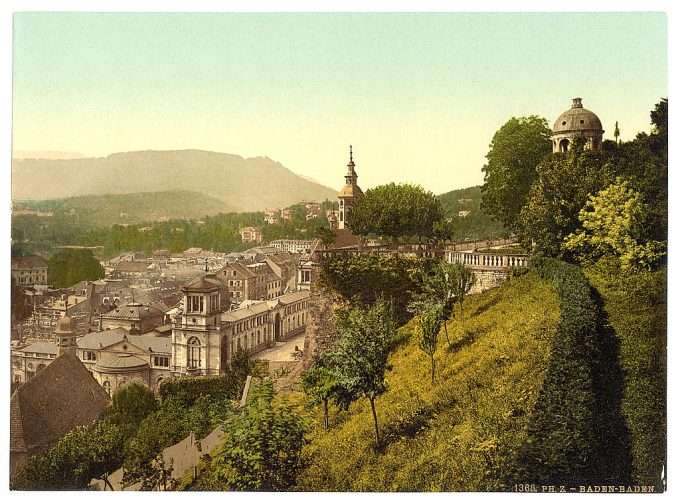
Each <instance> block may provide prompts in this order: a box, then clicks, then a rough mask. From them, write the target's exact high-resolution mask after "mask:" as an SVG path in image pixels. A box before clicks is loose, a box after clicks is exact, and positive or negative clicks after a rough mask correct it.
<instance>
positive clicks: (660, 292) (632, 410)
mask: <svg viewBox="0 0 680 504" xmlns="http://www.w3.org/2000/svg"><path fill="white" fill-rule="evenodd" d="M586 275H587V277H588V280H589V281H590V282H591V284H592V285H593V287H594V288H595V289H596V290H597V292H598V294H599V295H600V296H601V298H602V301H603V304H604V311H605V313H606V316H607V317H608V323H609V324H610V325H611V327H612V329H613V330H614V333H615V338H616V342H617V345H618V347H619V348H618V360H619V363H620V366H621V369H622V370H623V398H622V404H621V412H622V414H623V416H624V418H625V421H626V426H627V427H628V431H629V437H630V441H629V442H630V445H631V457H632V465H633V481H634V482H635V483H636V484H642V485H657V487H658V488H660V487H661V484H660V483H661V481H660V480H661V470H662V467H663V465H664V464H665V456H666V414H665V413H666V411H665V408H666V400H665V396H666V333H667V327H666V317H667V304H666V303H667V299H666V270H665V269H662V270H660V271H655V272H640V273H637V274H630V275H629V276H628V277H624V276H623V275H620V274H617V273H616V272H615V270H612V269H609V270H607V269H599V268H597V267H590V268H588V269H586Z"/></svg>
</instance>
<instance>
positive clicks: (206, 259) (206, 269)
mask: <svg viewBox="0 0 680 504" xmlns="http://www.w3.org/2000/svg"><path fill="white" fill-rule="evenodd" d="M205 272H206V273H207V272H208V256H205Z"/></svg>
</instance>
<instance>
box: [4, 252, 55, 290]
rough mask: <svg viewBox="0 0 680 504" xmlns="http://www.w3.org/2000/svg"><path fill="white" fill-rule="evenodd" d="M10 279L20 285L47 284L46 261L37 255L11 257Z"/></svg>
mask: <svg viewBox="0 0 680 504" xmlns="http://www.w3.org/2000/svg"><path fill="white" fill-rule="evenodd" d="M12 281H13V282H14V284H15V285H20V286H22V287H31V286H33V285H36V284H38V285H47V261H46V260H45V259H43V258H42V257H40V256H37V255H30V256H20V257H13V258H12Z"/></svg>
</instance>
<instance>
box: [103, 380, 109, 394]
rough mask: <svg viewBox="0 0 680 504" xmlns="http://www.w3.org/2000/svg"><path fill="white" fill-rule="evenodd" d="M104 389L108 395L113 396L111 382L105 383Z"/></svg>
mask: <svg viewBox="0 0 680 504" xmlns="http://www.w3.org/2000/svg"><path fill="white" fill-rule="evenodd" d="M102 387H103V388H104V390H106V393H107V394H109V395H111V382H108V381H105V382H104V383H102Z"/></svg>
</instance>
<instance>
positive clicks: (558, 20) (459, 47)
mask: <svg viewBox="0 0 680 504" xmlns="http://www.w3.org/2000/svg"><path fill="white" fill-rule="evenodd" d="M13 37H14V49H13V59H14V66H13V95H12V107H13V129H12V135H13V149H14V150H16V151H35V150H39V151H75V152H80V153H83V154H85V155H88V156H106V155H108V154H111V153H114V152H122V151H133V150H146V149H187V148H195V149H204V150H212V151H218V152H227V153H232V154H238V155H241V156H244V157H255V156H268V157H270V158H272V159H274V160H276V161H279V162H281V163H282V164H283V165H284V166H286V167H288V168H290V169H291V170H292V171H294V172H296V173H298V174H301V175H304V176H307V177H311V178H313V179H315V180H317V181H319V182H321V183H323V184H325V185H327V186H329V187H332V188H336V187H337V188H339V187H341V186H342V185H343V174H344V171H345V170H346V168H345V165H346V164H347V158H348V149H349V144H352V145H353V149H354V160H355V162H356V164H357V168H356V170H357V173H358V175H359V185H361V186H362V188H364V189H367V188H369V187H373V186H375V185H377V184H381V183H386V182H390V181H396V182H411V183H417V184H420V185H422V186H423V187H425V188H426V189H428V190H431V191H433V192H435V193H437V194H439V193H442V192H446V191H448V190H451V189H455V188H463V187H469V186H471V185H476V184H481V183H482V182H483V174H482V171H481V168H482V166H483V165H484V162H485V157H484V156H485V155H486V153H487V152H488V149H489V143H490V141H491V139H492V137H493V134H494V132H495V131H497V130H498V129H499V128H500V127H501V126H502V125H503V124H504V123H505V122H506V121H507V120H508V119H509V118H511V117H513V116H526V115H532V114H536V115H539V116H542V117H545V118H546V119H547V120H548V123H549V124H550V126H552V124H553V122H554V121H555V119H556V118H557V117H558V116H559V114H560V113H562V112H563V111H564V110H566V109H568V108H569V107H570V106H571V99H572V98H574V97H577V96H578V97H582V98H583V105H584V107H585V108H588V109H590V110H592V111H593V112H595V113H596V114H597V115H598V116H599V117H600V119H601V121H602V124H603V128H604V129H605V135H604V136H605V138H612V136H613V131H614V123H615V121H618V123H619V128H620V130H621V137H622V139H624V140H627V139H631V138H633V137H634V136H635V134H636V133H637V132H639V131H649V128H650V124H649V122H650V121H649V111H650V110H651V109H652V108H653V107H654V105H655V103H657V102H658V101H659V100H660V98H661V97H666V96H668V88H667V82H668V77H667V50H666V43H667V42H666V39H667V29H666V15H665V14H664V13H658V12H657V13H641V12H628V13H584V14H579V13H574V12H571V13H544V14H527V13H519V14H515V13H448V14H447V13H433V14H426V13H404V14H380V13H359V14H351V13H339V14H337V13H336V14H331V13H326V14H292V13H288V14H275V13H249V14H246V13H243V14H239V13H221V14H215V13H203V14H201V13H195V14H179V13H151V14H145V13H63V12H62V13H41V12H23V13H16V14H15V15H14V34H13Z"/></svg>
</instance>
